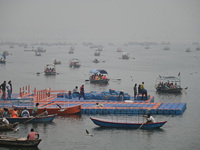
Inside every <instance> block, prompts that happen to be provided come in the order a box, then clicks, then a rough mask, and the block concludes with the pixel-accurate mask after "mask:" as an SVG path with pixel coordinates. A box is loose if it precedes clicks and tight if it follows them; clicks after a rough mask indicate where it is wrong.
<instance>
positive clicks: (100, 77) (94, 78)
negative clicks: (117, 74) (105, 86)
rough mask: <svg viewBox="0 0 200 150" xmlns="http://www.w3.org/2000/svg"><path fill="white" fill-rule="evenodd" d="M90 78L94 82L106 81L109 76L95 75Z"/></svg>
mask: <svg viewBox="0 0 200 150" xmlns="http://www.w3.org/2000/svg"><path fill="white" fill-rule="evenodd" d="M90 78H91V79H92V80H106V79H107V76H106V75H102V74H99V75H98V74H93V75H91V76H90Z"/></svg>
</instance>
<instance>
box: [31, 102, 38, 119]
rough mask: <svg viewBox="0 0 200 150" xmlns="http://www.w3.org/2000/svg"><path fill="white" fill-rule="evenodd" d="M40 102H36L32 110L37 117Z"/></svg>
mask: <svg viewBox="0 0 200 150" xmlns="http://www.w3.org/2000/svg"><path fill="white" fill-rule="evenodd" d="M38 106H39V103H36V104H35V106H34V107H33V110H32V115H33V117H35V116H36V115H37V111H38Z"/></svg>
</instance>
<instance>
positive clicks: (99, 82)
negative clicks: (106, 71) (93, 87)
mask: <svg viewBox="0 0 200 150" xmlns="http://www.w3.org/2000/svg"><path fill="white" fill-rule="evenodd" d="M108 81H109V79H104V80H92V79H90V83H98V84H101V83H106V84H107V83H108Z"/></svg>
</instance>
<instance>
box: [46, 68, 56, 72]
mask: <svg viewBox="0 0 200 150" xmlns="http://www.w3.org/2000/svg"><path fill="white" fill-rule="evenodd" d="M45 72H56V70H55V68H46V69H45Z"/></svg>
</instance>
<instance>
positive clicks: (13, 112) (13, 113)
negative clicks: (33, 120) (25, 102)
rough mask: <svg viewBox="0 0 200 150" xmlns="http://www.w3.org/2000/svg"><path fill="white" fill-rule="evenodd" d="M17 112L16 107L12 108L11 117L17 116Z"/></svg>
mask: <svg viewBox="0 0 200 150" xmlns="http://www.w3.org/2000/svg"><path fill="white" fill-rule="evenodd" d="M18 116H19V114H18V112H17V107H15V108H14V110H13V111H12V117H13V118H18Z"/></svg>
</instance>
